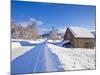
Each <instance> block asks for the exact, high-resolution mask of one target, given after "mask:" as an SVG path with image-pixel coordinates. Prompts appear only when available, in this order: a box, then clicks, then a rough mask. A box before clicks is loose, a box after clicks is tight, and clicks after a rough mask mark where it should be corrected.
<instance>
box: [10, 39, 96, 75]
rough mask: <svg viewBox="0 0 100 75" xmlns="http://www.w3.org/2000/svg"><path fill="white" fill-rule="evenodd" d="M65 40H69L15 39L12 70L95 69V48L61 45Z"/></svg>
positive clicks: (23, 71)
mask: <svg viewBox="0 0 100 75" xmlns="http://www.w3.org/2000/svg"><path fill="white" fill-rule="evenodd" d="M64 42H68V41H63V40H56V41H53V40H48V39H39V40H21V39H13V40H12V64H11V65H12V72H13V73H29V72H51V71H52V72H53V71H64V70H65V71H68V70H83V69H95V49H86V48H64V47H62V46H61V45H62V44H63V43H64ZM21 43H26V44H27V45H23V44H21ZM35 44H36V45H35Z"/></svg>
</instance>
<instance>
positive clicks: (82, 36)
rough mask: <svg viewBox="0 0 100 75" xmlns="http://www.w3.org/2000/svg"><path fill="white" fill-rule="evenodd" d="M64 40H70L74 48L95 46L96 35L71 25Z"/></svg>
mask: <svg viewBox="0 0 100 75" xmlns="http://www.w3.org/2000/svg"><path fill="white" fill-rule="evenodd" d="M64 40H69V41H70V43H71V47H73V48H94V45H95V42H94V36H93V35H92V33H91V32H90V31H89V30H87V29H85V28H79V27H69V28H67V30H66V32H65V34H64Z"/></svg>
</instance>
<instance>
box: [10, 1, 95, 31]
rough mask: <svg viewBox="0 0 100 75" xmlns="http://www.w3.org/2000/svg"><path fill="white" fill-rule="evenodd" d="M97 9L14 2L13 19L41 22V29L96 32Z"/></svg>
mask: <svg viewBox="0 0 100 75" xmlns="http://www.w3.org/2000/svg"><path fill="white" fill-rule="evenodd" d="M95 17H96V7H95V6H84V5H71V4H54V3H39V2H22V1H12V4H11V19H13V20H15V21H16V22H18V23H26V22H27V21H29V20H32V19H33V20H36V21H38V22H39V24H41V25H39V27H40V28H47V29H49V28H51V27H55V28H64V27H65V26H67V27H69V26H74V27H75V26H76V27H84V28H87V29H91V30H94V29H95V26H96V23H95V19H96V18H95Z"/></svg>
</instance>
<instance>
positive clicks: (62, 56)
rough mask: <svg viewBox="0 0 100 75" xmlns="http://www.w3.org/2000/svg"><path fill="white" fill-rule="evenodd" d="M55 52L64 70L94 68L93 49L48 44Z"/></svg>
mask: <svg viewBox="0 0 100 75" xmlns="http://www.w3.org/2000/svg"><path fill="white" fill-rule="evenodd" d="M48 47H49V48H50V50H51V51H52V52H53V53H55V54H56V55H57V56H58V58H59V60H60V62H61V63H62V66H63V67H64V70H80V69H95V50H94V49H84V48H83V49H82V48H62V47H58V46H55V45H52V44H48Z"/></svg>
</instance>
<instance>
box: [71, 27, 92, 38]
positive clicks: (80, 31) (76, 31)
mask: <svg viewBox="0 0 100 75" xmlns="http://www.w3.org/2000/svg"><path fill="white" fill-rule="evenodd" d="M69 29H70V31H71V32H72V34H73V35H74V37H76V38H94V36H93V35H92V33H91V32H90V31H89V30H87V29H85V28H79V27H69Z"/></svg>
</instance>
